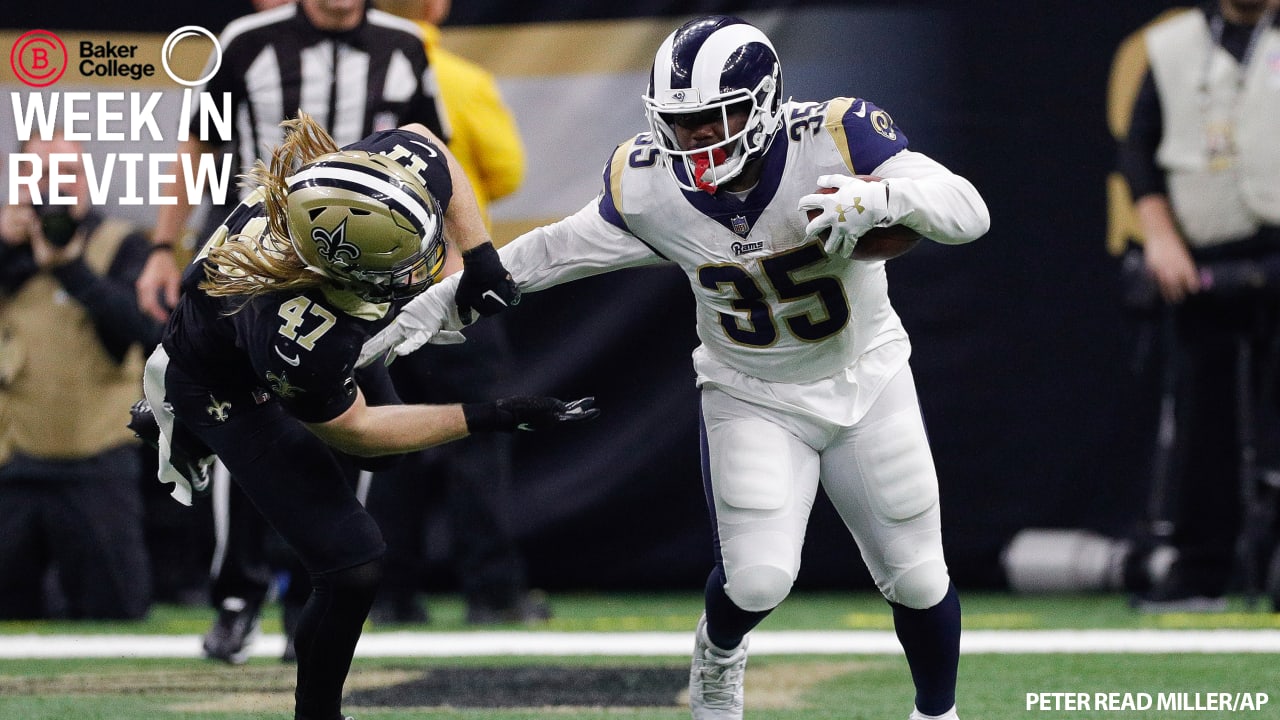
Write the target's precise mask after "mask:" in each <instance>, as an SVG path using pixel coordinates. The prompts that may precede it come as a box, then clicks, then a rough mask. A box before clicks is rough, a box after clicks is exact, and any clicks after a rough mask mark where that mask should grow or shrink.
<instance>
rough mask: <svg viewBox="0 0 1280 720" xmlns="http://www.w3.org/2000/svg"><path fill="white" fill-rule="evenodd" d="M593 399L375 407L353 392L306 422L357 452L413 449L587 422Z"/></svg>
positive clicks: (370, 453) (592, 412) (321, 434)
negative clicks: (329, 412) (334, 410)
mask: <svg viewBox="0 0 1280 720" xmlns="http://www.w3.org/2000/svg"><path fill="white" fill-rule="evenodd" d="M594 405H595V398H590V397H587V398H581V399H579V400H574V401H572V402H565V401H563V400H558V399H556V398H551V397H509V398H502V399H500V400H494V401H490V402H480V403H465V404H454V405H377V406H371V405H368V404H366V403H365V399H364V394H363V393H361V392H357V394H356V401H355V403H354V404H352V406H351V407H349V408H347V410H346V412H344V413H342V414H341V415H339V416H338V417H336V418H334V419H332V420H329V421H327V422H323V423H307V427H308V428H309V429H310V430H311V431H312V432H313V433H315V434H316V435H317V436H319V437H320V439H322V440H324V441H325V442H327V443H329V444H330V445H332V446H334V447H335V448H337V449H339V450H341V451H343V452H346V453H350V454H352V455H360V456H365V457H368V456H375V455H391V454H395V453H405V452H413V451H416V450H423V449H425V448H429V447H433V446H435V445H441V444H444V443H447V442H451V441H453V440H459V439H461V438H464V437H466V436H468V435H471V434H474V433H481V432H514V431H516V430H541V429H546V428H550V427H554V426H556V425H560V424H562V423H571V422H581V421H584V420H591V419H593V418H595V417H596V416H597V415H599V414H600V411H599V410H597V409H596V408H595V407H594Z"/></svg>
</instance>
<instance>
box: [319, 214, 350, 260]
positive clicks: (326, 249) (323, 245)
mask: <svg viewBox="0 0 1280 720" xmlns="http://www.w3.org/2000/svg"><path fill="white" fill-rule="evenodd" d="M311 240H312V241H313V242H314V243H315V244H316V251H317V252H319V253H320V254H321V255H322V256H323V257H324V259H326V260H328V261H329V262H330V263H332V264H334V265H338V266H346V265H354V264H355V262H356V260H357V259H359V257H360V247H359V246H358V245H356V244H355V243H351V242H347V219H346V218H342V222H340V223H338V227H336V228H334V229H333V230H325V229H324V228H322V227H319V226H316V227H313V228H311Z"/></svg>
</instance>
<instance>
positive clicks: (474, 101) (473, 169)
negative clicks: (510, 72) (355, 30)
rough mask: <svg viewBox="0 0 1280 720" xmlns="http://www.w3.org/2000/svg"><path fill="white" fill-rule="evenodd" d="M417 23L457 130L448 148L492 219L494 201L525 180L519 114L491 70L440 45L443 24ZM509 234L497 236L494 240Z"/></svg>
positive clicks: (452, 125) (498, 241) (452, 127)
mask: <svg viewBox="0 0 1280 720" xmlns="http://www.w3.org/2000/svg"><path fill="white" fill-rule="evenodd" d="M418 25H419V26H421V27H422V32H423V35H424V36H425V37H426V41H427V42H426V46H427V57H428V59H430V61H431V67H432V69H434V71H435V75H436V81H437V82H438V83H439V84H440V98H441V101H442V102H443V103H444V107H445V114H446V115H448V117H449V127H450V130H451V132H452V133H453V138H452V139H451V140H450V141H449V150H450V151H451V152H453V154H454V155H455V156H456V157H457V158H458V162H459V163H461V165H462V169H463V170H465V171H466V173H467V177H468V178H469V179H470V180H471V186H472V187H473V188H474V189H475V193H476V201H477V202H478V203H479V205H480V213H481V215H482V216H483V217H484V219H485V223H486V224H490V221H489V211H488V209H489V203H490V202H492V201H494V200H497V199H499V198H502V197H505V196H507V195H510V194H511V193H513V192H515V191H516V189H517V188H519V187H520V183H521V182H523V181H524V145H523V143H522V142H521V140H520V133H519V130H518V129H517V128H516V121H515V117H514V116H513V115H512V114H511V110H510V108H508V107H507V104H506V103H505V102H504V101H503V100H502V95H501V94H500V93H499V91H498V84H497V82H496V81H495V80H494V77H493V75H492V74H491V73H490V72H489V71H487V70H485V69H484V68H482V67H480V66H479V65H476V64H475V63H473V62H471V61H470V60H467V59H466V58H463V57H461V56H459V55H456V54H454V53H451V52H449V51H448V50H446V49H444V48H442V47H440V29H439V28H437V27H435V26H434V25H431V24H429V23H425V22H421V21H418ZM510 239H511V238H494V244H495V245H501V244H502V243H503V242H504V241H506V240H510Z"/></svg>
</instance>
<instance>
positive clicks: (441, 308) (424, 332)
mask: <svg viewBox="0 0 1280 720" xmlns="http://www.w3.org/2000/svg"><path fill="white" fill-rule="evenodd" d="M440 287H441V286H440V285H436V286H433V287H432V288H431V289H429V290H428V291H427V292H424V293H422V294H421V295H419V296H418V297H416V298H414V299H413V300H410V301H409V303H408V304H407V305H405V306H404V308H403V309H402V310H401V311H400V314H399V315H397V316H396V319H395V320H394V321H392V323H391V324H390V325H388V326H387V327H385V328H383V329H382V331H381V332H379V333H378V334H377V335H374V336H373V337H371V338H369V339H368V340H366V341H365V343H364V347H363V348H361V349H360V357H359V358H358V359H357V360H356V366H357V367H364V366H365V365H368V364H369V363H371V362H373V361H374V360H375V359H377V358H378V357H381V356H382V355H384V354H385V355H386V356H387V357H386V364H388V365H390V364H391V363H392V361H394V360H395V359H396V358H398V357H402V356H404V355H408V354H409V353H411V352H413V351H415V350H417V349H418V348H420V347H422V346H423V345H426V344H427V343H431V344H432V345H456V344H458V343H462V342H466V340H467V338H466V336H465V335H463V334H462V333H460V332H458V331H459V330H461V329H462V328H464V327H466V323H464V322H462V319H461V318H460V317H458V306H457V305H455V304H454V302H453V294H452V292H432V290H435V289H436V288H440Z"/></svg>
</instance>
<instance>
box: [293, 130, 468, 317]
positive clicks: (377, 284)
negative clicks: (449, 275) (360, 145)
mask: <svg viewBox="0 0 1280 720" xmlns="http://www.w3.org/2000/svg"><path fill="white" fill-rule="evenodd" d="M286 183H287V185H288V189H289V192H288V196H287V198H286V211H287V220H286V226H287V227H288V229H289V240H290V242H292V243H293V247H294V249H295V250H296V251H297V253H298V255H299V256H300V257H301V258H302V260H303V261H304V262H306V263H307V265H308V267H310V268H311V269H312V270H314V271H317V272H319V273H321V274H323V275H325V276H327V277H330V278H333V279H334V280H337V281H339V282H340V283H342V284H343V285H344V286H345V287H346V288H347V289H348V290H350V291H352V292H354V293H355V294H357V295H359V296H360V297H361V298H363V299H365V300H367V301H369V302H376V303H382V302H387V301H389V300H392V299H398V298H407V297H412V296H414V295H417V294H418V293H420V292H422V291H423V290H426V289H427V288H428V287H430V286H431V285H432V284H433V283H435V282H436V281H437V280H438V279H439V278H440V272H441V270H442V269H443V268H444V234H443V231H444V220H443V217H442V213H441V212H440V205H439V203H437V202H436V199H435V197H433V196H432V195H431V193H430V192H428V191H427V188H426V187H425V186H424V185H423V184H422V181H421V180H419V179H418V177H417V175H415V174H414V173H413V172H411V171H410V170H408V169H407V168H405V167H403V166H402V165H400V164H399V163H397V162H395V161H394V160H391V159H390V158H388V157H386V156H384V155H378V154H375V153H369V152H365V151H363V150H339V151H338V152H333V153H328V154H326V155H321V156H320V157H318V158H316V159H315V160H313V161H311V162H309V163H307V164H306V165H303V166H302V167H301V168H299V170H298V172H296V173H294V174H293V175H291V176H290V177H289V178H288V179H287V180H286Z"/></svg>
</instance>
